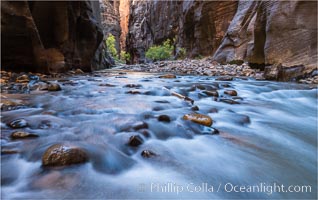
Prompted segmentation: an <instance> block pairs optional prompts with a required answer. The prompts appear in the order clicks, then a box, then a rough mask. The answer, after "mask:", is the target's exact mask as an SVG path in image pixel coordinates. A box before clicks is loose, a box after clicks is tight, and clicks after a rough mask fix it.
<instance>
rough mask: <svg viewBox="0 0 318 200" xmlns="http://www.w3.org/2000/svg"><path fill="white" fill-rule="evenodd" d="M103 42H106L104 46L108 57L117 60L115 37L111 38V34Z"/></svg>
mask: <svg viewBox="0 0 318 200" xmlns="http://www.w3.org/2000/svg"><path fill="white" fill-rule="evenodd" d="M105 42H106V46H107V49H108V52H109V53H110V55H111V56H112V57H113V58H114V59H115V60H118V52H117V49H116V39H115V36H113V35H112V34H109V35H108V37H107V39H106V41H105Z"/></svg>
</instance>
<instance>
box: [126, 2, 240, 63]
mask: <svg viewBox="0 0 318 200" xmlns="http://www.w3.org/2000/svg"><path fill="white" fill-rule="evenodd" d="M236 7H237V2H236V1H220V2H216V1H133V2H132V3H131V6H130V16H129V33H128V36H127V42H126V45H127V51H128V52H129V53H130V54H131V56H132V62H144V61H145V51H146V50H147V49H148V48H149V47H150V46H151V45H153V44H160V43H162V42H163V41H164V40H166V39H168V38H170V39H172V38H175V39H176V46H177V47H183V48H185V49H186V50H187V54H188V56H190V57H196V56H199V55H202V56H208V55H212V54H213V53H214V52H215V50H216V49H217V48H218V46H219V44H220V43H221V40H222V38H223V36H224V34H225V32H226V30H227V27H228V26H229V24H230V22H231V19H232V17H233V16H234V14H235V12H236Z"/></svg>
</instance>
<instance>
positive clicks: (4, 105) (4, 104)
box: [0, 99, 25, 111]
mask: <svg viewBox="0 0 318 200" xmlns="http://www.w3.org/2000/svg"><path fill="white" fill-rule="evenodd" d="M0 105H1V106H0V107H1V110H2V111H8V110H15V109H19V108H23V107H25V106H24V105H23V104H22V103H20V102H18V101H15V100H8V99H1V103H0Z"/></svg>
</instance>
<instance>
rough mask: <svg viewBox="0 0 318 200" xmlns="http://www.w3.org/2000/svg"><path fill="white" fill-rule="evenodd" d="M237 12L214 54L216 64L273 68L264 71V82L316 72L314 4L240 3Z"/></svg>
mask: <svg viewBox="0 0 318 200" xmlns="http://www.w3.org/2000/svg"><path fill="white" fill-rule="evenodd" d="M237 10H238V11H237V13H236V14H235V16H234V18H233V20H232V22H231V25H230V27H229V29H228V31H227V33H226V36H225V37H224V39H223V41H222V44H221V45H220V47H219V48H218V50H217V52H216V53H215V54H214V59H215V60H216V61H218V62H229V61H231V60H245V61H248V62H250V63H255V64H267V65H272V64H274V65H275V66H273V67H269V68H268V69H267V72H268V73H267V74H268V76H267V78H270V79H276V80H277V79H278V80H289V79H290V78H292V77H297V76H299V75H302V74H306V73H310V72H311V71H312V70H313V69H315V68H316V66H317V2H316V1H251V2H247V1H241V2H240V3H239V6H238V9H237ZM278 65H279V66H278ZM295 66H303V67H298V68H297V69H296V68H295ZM288 67H292V68H293V69H292V68H290V69H288ZM291 69H292V70H291Z"/></svg>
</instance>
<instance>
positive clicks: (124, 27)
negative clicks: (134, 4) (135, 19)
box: [119, 0, 130, 51]
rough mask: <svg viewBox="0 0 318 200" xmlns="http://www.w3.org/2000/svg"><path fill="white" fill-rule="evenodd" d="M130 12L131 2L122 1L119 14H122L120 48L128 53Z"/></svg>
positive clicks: (127, 0)
mask: <svg viewBox="0 0 318 200" xmlns="http://www.w3.org/2000/svg"><path fill="white" fill-rule="evenodd" d="M129 10H130V0H120V5H119V14H120V27H121V35H120V47H121V49H122V50H125V51H126V37H127V34H128V23H129Z"/></svg>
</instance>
